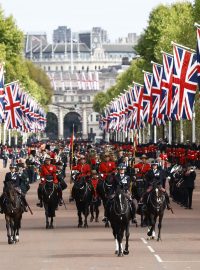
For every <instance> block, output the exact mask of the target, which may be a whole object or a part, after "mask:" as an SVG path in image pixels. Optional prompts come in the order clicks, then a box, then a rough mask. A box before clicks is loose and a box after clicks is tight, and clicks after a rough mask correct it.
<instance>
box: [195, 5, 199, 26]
mask: <svg viewBox="0 0 200 270" xmlns="http://www.w3.org/2000/svg"><path fill="white" fill-rule="evenodd" d="M194 20H195V22H197V23H198V24H200V0H195V1H194Z"/></svg>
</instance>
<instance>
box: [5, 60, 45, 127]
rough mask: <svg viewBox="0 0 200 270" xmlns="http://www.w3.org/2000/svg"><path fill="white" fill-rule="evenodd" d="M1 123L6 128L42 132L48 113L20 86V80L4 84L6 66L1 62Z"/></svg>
mask: <svg viewBox="0 0 200 270" xmlns="http://www.w3.org/2000/svg"><path fill="white" fill-rule="evenodd" d="M0 123H4V124H5V126H6V129H16V130H18V131H22V132H40V131H43V130H44V129H45V127H46V113H45V112H44V110H43V109H42V108H41V107H40V105H39V104H38V103H37V102H36V101H35V100H34V99H33V98H32V97H31V96H30V95H29V94H28V93H27V92H25V91H23V90H22V89H21V87H20V83H19V82H18V81H15V82H11V83H8V84H4V66H3V64H0Z"/></svg>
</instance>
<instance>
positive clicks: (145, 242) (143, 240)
mask: <svg viewBox="0 0 200 270" xmlns="http://www.w3.org/2000/svg"><path fill="white" fill-rule="evenodd" d="M140 239H141V240H142V242H143V243H144V244H148V242H147V241H146V240H145V239H144V238H140Z"/></svg>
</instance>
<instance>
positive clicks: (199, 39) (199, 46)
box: [197, 26, 200, 91]
mask: <svg viewBox="0 0 200 270" xmlns="http://www.w3.org/2000/svg"><path fill="white" fill-rule="evenodd" d="M197 73H198V84H199V91H200V26H199V27H197Z"/></svg>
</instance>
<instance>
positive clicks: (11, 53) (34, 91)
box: [0, 9, 53, 106]
mask: <svg viewBox="0 0 200 270" xmlns="http://www.w3.org/2000/svg"><path fill="white" fill-rule="evenodd" d="M23 43H24V36H23V33H22V31H20V30H19V29H18V27H17V25H16V24H15V21H14V18H13V17H12V16H9V17H5V15H4V12H3V10H2V9H0V61H1V62H4V63H5V71H6V73H5V82H6V83H9V82H11V81H15V80H19V81H20V83H21V84H22V86H23V88H24V90H25V91H28V92H29V93H30V95H32V96H33V97H34V98H35V99H36V100H37V101H38V102H39V103H40V104H41V105H42V106H46V105H47V104H49V103H50V101H51V96H52V93H53V90H52V88H51V85H50V81H49V79H48V77H47V75H46V74H45V73H44V71H43V70H42V69H40V68H38V67H36V66H35V65H34V64H32V63H30V62H28V61H26V60H25V59H24V57H23Z"/></svg>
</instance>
